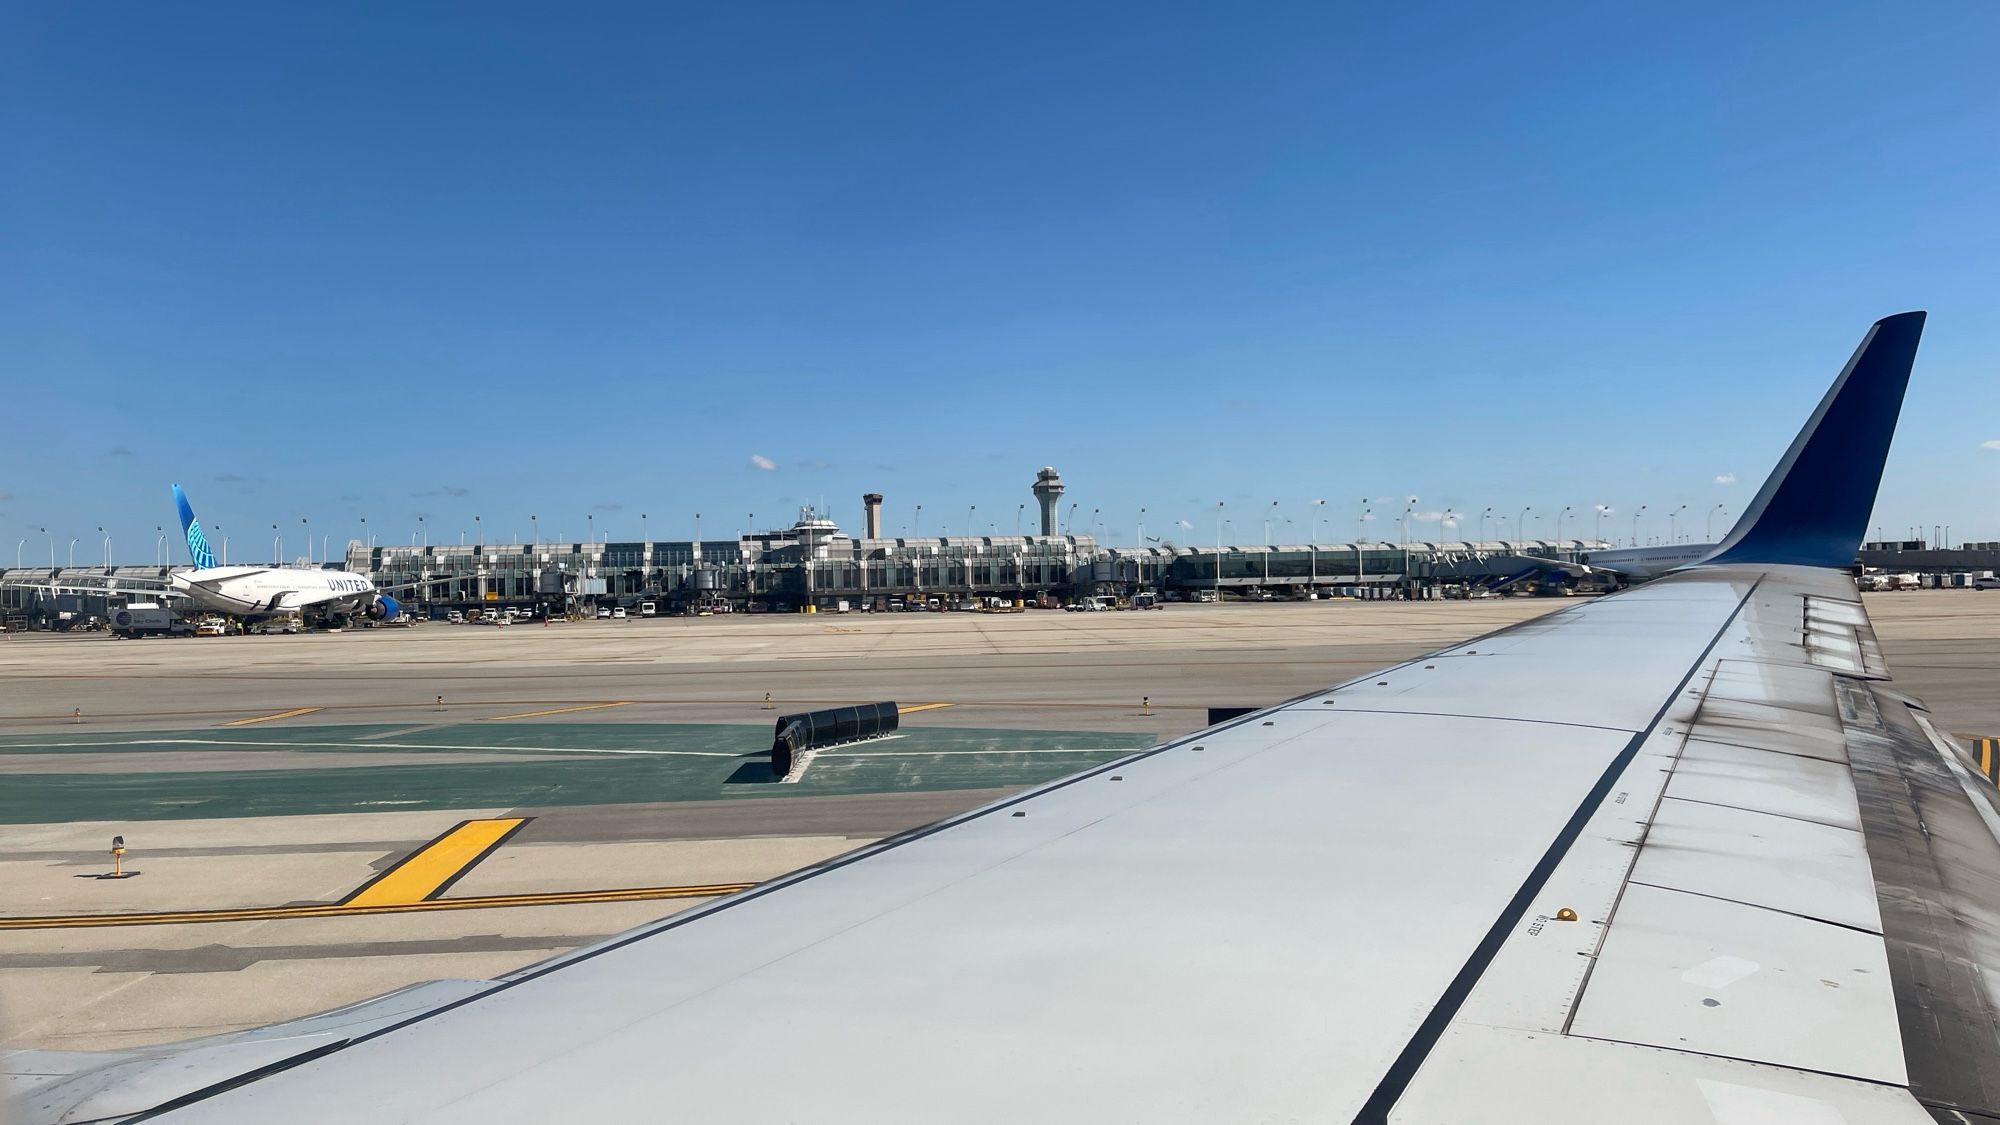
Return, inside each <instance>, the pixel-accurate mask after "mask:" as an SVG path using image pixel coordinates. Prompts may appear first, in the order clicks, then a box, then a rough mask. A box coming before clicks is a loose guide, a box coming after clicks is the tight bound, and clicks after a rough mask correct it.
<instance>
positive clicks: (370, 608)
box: [167, 484, 403, 625]
mask: <svg viewBox="0 0 2000 1125" xmlns="http://www.w3.org/2000/svg"><path fill="white" fill-rule="evenodd" d="M174 505H175V507H177V508H179V509H180V517H181V533H182V534H183V535H185V536H186V537H187V546H188V556H189V557H190V558H191V559H192V560H193V561H194V569H193V570H177V571H174V572H173V573H172V574H169V575H168V576H167V582H168V585H169V586H171V587H172V588H173V589H174V590H176V591H178V592H180V593H182V594H185V595H187V596H188V597H190V598H192V599H194V602H195V604H196V605H199V606H201V607H203V608H204V609H209V610H214V611H216V612H218V613H229V614H235V615H237V616H246V617H256V616H260V615H270V614H280V613H299V614H303V615H305V616H306V617H308V618H311V619H313V620H314V621H316V622H320V623H324V624H329V625H341V624H345V623H346V621H347V620H348V619H349V618H350V617H352V616H353V615H355V614H361V615H363V616H365V617H368V618H369V619H371V620H374V621H393V620H395V619H396V618H397V617H398V616H400V615H401V614H402V612H403V607H402V605H401V604H400V603H399V602H397V601H396V599H394V598H392V597H390V596H389V595H387V594H385V593H383V592H382V591H381V590H379V589H377V588H376V586H375V583H374V581H373V580H371V579H370V578H369V577H368V576H367V575H365V574H353V573H350V572H348V571H345V570H323V569H311V568H307V569H299V568H296V567H277V566H217V565H215V551H214V550H213V549H212V548H210V547H209V545H208V537H207V536H206V535H204V534H202V530H201V521H200V520H198V519H196V518H194V508H193V506H192V505H190V504H189V503H188V498H187V493H185V492H183V491H181V486H180V485H178V484H177V485H174ZM401 588H402V587H391V589H401Z"/></svg>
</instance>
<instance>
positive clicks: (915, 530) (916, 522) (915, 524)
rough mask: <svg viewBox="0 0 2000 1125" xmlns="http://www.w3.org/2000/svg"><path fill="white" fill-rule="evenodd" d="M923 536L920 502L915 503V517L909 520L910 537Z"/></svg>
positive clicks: (922, 515)
mask: <svg viewBox="0 0 2000 1125" xmlns="http://www.w3.org/2000/svg"><path fill="white" fill-rule="evenodd" d="M923 537H924V506H923V505H922V504H919V505H917V514H916V517H915V518H914V519H912V520H911V521H910V538H912V539H921V538H923Z"/></svg>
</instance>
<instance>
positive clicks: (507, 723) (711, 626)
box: [0, 591, 2000, 1049]
mask: <svg viewBox="0 0 2000 1125" xmlns="http://www.w3.org/2000/svg"><path fill="white" fill-rule="evenodd" d="M1566 604H1570V603H1568V602H1567V601H1565V600H1562V599H1525V598H1524V599H1496V600H1490V601H1473V602H1419V603H1354V602H1331V603H1328V602H1308V603H1281V604H1275V605H1224V606H1172V607H1169V608H1168V609H1166V610H1164V611H1161V612H1157V613H1153V612H1126V613H1094V614H1069V613H1055V612H1047V611H1043V612H1029V613H1023V614H998V615H983V614H908V615H901V614H899V615H880V616H876V615H850V616H839V617H782V618H780V617H738V618H729V617H719V618H673V619H652V620H645V619H629V620H624V621H596V622H581V623H574V624H567V625H558V626H552V627H548V628H543V627H540V626H513V627H509V628H504V629H495V628H490V627H485V628H482V627H474V626H445V625H442V624H427V625H424V626H421V627H418V628H414V629H372V630H360V631H354V632H349V633H345V634H339V635H327V634H322V635H308V636H289V637H287V636H273V637H241V638H202V639H176V640H145V641H122V640H116V639H113V638H109V637H105V636H77V637H67V636H35V635H28V636H21V635H13V636H9V637H8V638H7V639H6V640H5V641H4V642H0V685H4V690H0V887H4V888H5V897H4V900H0V970H4V971H0V1047H44V1048H57V1049H97V1048H107V1047H119V1046H136V1045H141V1044H148V1043H155V1042H161V1041H167V1040H174V1039H182V1038H188V1037H190V1036H194V1035H202V1034H210V1033H215V1032H221V1031H228V1030H235V1029H239V1028H243V1027H248V1026H255V1025H257V1024H262V1023H269V1022H273V1021H276V1020H281V1019H287V1018H292V1017H296V1016H300V1015H306V1014H310V1013H312V1012H316V1011H321V1010H324V1009H327V1008H330V1007H334V1006H337V1005H340V1004H345V1003H350V1002H353V1001H356V1000H361V999H366V998H368V997H370V996H374V995H378V994H380V993H383V992H386V991H390V990H392V989H395V988H398V987H402V986H404V985H407V984H410V983H414V982H417V981H423V980H434V979H444V978H479V977H488V976H493V975H497V974H502V973H506V972H510V971H513V970H515V969H518V968H521V967H523V966H525V965H528V964H531V963H533V962H536V961H539V960H542V959H544V958H546V957H549V956H551V955H554V954H556V953H560V952H563V951H566V950H568V949H571V948H574V947H575V946H577V945H580V944H584V943H587V942H590V941H594V940H596V939H598V938H601V937H603V936H606V935H609V934H613V933H617V932H619V931H622V930H624V929H627V928H630V927H632V926H635V925H638V924H640V923H643V922H647V921H651V920H653V919H656V918H659V917H661V916H664V915H666V914H669V913H671V912H673V911H675V910H678V909H683V908H685V907H687V906H689V905H693V904H696V903H700V902H704V901H709V900H710V899H712V898H713V897H714V896H716V895H719V894H725V893H729V892H730V891H731V890H733V889H736V888H739V887H742V886H746V885H751V884H754V883H756V882H758V881H760V880H763V879H768V878H771V877H773V876H776V875H779V874H782V873H784V872H787V871H791V870H794V869H797V868H799V867H801V866H806V865H809V864H812V863H816V862H820V861H822V860H825V859H829V858H832V857H834V856H837V855H839V854H841V853H843V852H846V851H848V850H851V849H852V848H854V847H858V846H861V845H862V844H865V843H869V842H872V841H874V840H877V839H880V838H882V837H885V836H888V835H892V834H894V833H897V832H900V831H904V830H907V829H910V828H914V827H918V826H921V825H923V824H926V823H929V822H931V821H934V820H936V819H939V818H941V817H944V816H949V815H953V814H955V813H957V812H960V811H963V810H965V809H969V808H973V807H977V806H978V805H981V804H984V803H987V802H989V801H992V800H995V799H997V798H999V797H1001V796H1004V795H1005V794H1007V793H1009V792H1012V791H1013V790H1015V789H1016V788H1018V787H1020V786H1022V785H1028V784H1035V783H1037V782H1040V781H1044V780H1051V779H1054V778H1056V777H1060V776H1063V775H1065V774H1068V773H1070V772H1074V771H1076V770H1078V769H1082V768H1085V767H1086V766H1089V765H1093V764H1096V763H1099V762H1103V761H1106V760H1110V759H1112V758H1115V757H1118V756H1122V755H1123V754H1126V753H1129V752H1131V751H1132V750H1135V749H1139V748H1143V747H1144V746H1148V745H1151V744H1152V743H1153V742H1154V741H1156V740H1158V739H1162V738H1169V737H1173V736H1176V735H1179V734H1182V733H1185V732H1187V731H1190V730H1195V729H1199V728H1200V727H1202V726H1204V725H1206V716H1207V709H1208V708H1209V707H1212V706H1214V707H1232V706H1241V707H1249V706H1262V705H1266V704H1270V703H1275V702H1278V701H1280V700H1283V699H1287V698H1290V697H1292V696H1295V695H1298V694H1302V693H1304V692H1307V691H1311V690H1317V689H1320V688H1324V687H1326V686H1328V685H1330V684H1334V683H1339V682H1343V681H1345V680H1348V679H1353V678H1356V677H1359V676H1362V675H1365V674H1367V673H1369V672H1372V671H1373V670H1375V669H1377V668H1380V667H1382V666H1385V665H1388V664H1392V663H1395V662H1397V661H1400V660H1403V659H1407V658H1409V657H1411V656H1414V655H1418V654H1420V653H1422V652H1425V651H1429V650H1430V649H1433V648H1437V647H1439V646H1442V645H1445V644H1449V643H1452V642H1455V641H1458V640H1461V639H1464V638H1466V637H1470V636H1475V635H1478V634H1481V633H1485V632H1489V631H1491V630H1493V629H1496V628H1500V627H1502V626H1505V625H1507V624H1511V623H1513V622H1516V621H1520V620H1525V619H1527V618H1530V617H1533V616H1536V615H1538V614H1541V613H1545V612H1549V611H1551V610H1554V609H1558V608H1561V607H1562V606H1564V605H1566ZM1868 607H1869V610H1870V613H1871V615H1872V616H1873V618H1874V622H1875V626H1876V630H1877V632H1878V634H1879V636H1880V639H1881V641H1882V645H1883V649H1884V652H1885V655H1886V656H1887V659H1888V661H1889V664H1890V668H1891V670H1892V672H1893V673H1894V674H1895V677H1896V685H1897V687H1898V688H1900V689H1901V690H1904V691H1906V692H1909V693H1911V694H1913V695H1916V696H1918V697H1919V698H1922V699H1924V700H1925V701H1926V702H1927V703H1929V704H1930V705H1931V707H1932V708H1933V711H1934V714H1935V715H1936V716H1937V717H1938V718H1940V719H1941V720H1943V722H1942V723H1941V724H1940V725H1941V727H1943V728H1946V729H1950V730H1952V731H1954V732H1956V733H1958V734H1959V735H1961V736H1962V737H1974V736H1982V735H1985V736H1990V735H1993V734H1996V733H2000V691H1995V690H1994V686H1995V680H1996V672H2000V643H1996V641H2000V594H1986V593H1982V592H1972V591H1912V592H1899V593H1893V594H1879V595H1869V597H1868ZM766 693H769V699H768V701H767V699H766ZM439 697H442V702H440V699H439ZM880 699H894V700H897V701H898V702H899V703H901V704H902V705H903V707H904V708H905V710H906V715H905V718H904V720H903V729H902V730H901V731H900V732H899V736H898V737H896V738H894V739H891V740H888V741H885V742H875V743H865V744H858V745H856V746H853V747H847V748H842V749H836V750H831V751H828V752H826V753H824V754H822V755H820V756H818V757H816V758H815V759H813V761H812V762H811V763H810V764H809V765H808V766H807V768H806V769H805V770H804V772H803V776H802V777H800V778H799V779H798V780H796V781H793V782H788V783H780V782H776V781H774V780H773V779H772V778H771V777H770V771H769V768H768V764H767V763H766V761H765V759H764V753H765V751H766V750H768V747H769V742H770V735H771V730H772V724H773V722H774V721H775V719H776V717H777V716H779V715H781V714H784V713H786V712H788V711H792V710H802V709H808V708H812V707H817V706H827V705H834V704H840V703H852V702H863V701H872V700H880ZM114 835H119V836H123V837H124V838H125V840H126V844H127V852H126V854H125V855H124V856H123V857H122V859H120V860H117V861H114V859H113V857H112V856H111V855H109V854H108V850H109V845H110V840H111V837H112V836H114ZM114 862H116V863H122V865H123V868H124V874H125V875H126V877H124V878H107V877H106V876H108V875H110V874H112V873H113V870H114Z"/></svg>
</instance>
